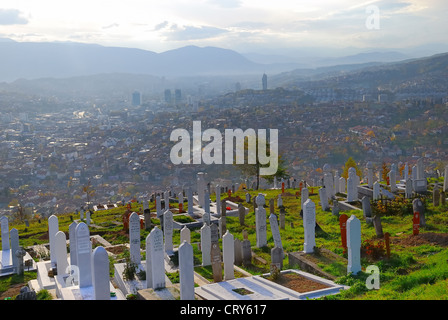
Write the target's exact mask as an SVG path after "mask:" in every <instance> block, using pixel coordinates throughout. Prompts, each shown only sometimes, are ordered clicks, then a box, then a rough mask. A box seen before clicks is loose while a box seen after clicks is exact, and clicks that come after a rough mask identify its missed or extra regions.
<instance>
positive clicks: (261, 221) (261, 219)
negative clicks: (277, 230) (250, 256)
mask: <svg viewBox="0 0 448 320" xmlns="http://www.w3.org/2000/svg"><path fill="white" fill-rule="evenodd" d="M255 201H256V203H257V209H255V211H256V212H255V228H256V238H257V248H261V247H264V246H266V245H267V244H268V242H267V230H266V227H267V222H266V209H265V208H264V206H263V205H264V204H265V202H266V201H265V198H264V196H263V195H262V194H261V193H259V194H258V196H257V197H256V200H255Z"/></svg>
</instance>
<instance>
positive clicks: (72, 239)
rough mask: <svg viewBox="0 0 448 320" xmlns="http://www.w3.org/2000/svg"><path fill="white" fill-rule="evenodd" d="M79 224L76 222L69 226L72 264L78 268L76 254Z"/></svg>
mask: <svg viewBox="0 0 448 320" xmlns="http://www.w3.org/2000/svg"><path fill="white" fill-rule="evenodd" d="M77 225H78V224H77V223H76V222H72V223H71V224H70V225H69V226H68V234H69V239H70V241H69V245H70V264H71V265H74V266H77V265H78V262H77V260H76V258H77V254H76V226H77Z"/></svg>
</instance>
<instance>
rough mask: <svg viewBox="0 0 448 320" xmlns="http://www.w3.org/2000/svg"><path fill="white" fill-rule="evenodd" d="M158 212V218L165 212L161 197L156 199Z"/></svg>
mask: <svg viewBox="0 0 448 320" xmlns="http://www.w3.org/2000/svg"><path fill="white" fill-rule="evenodd" d="M156 212H157V217H158V218H160V217H161V216H162V215H163V211H162V203H161V200H160V196H157V197H156Z"/></svg>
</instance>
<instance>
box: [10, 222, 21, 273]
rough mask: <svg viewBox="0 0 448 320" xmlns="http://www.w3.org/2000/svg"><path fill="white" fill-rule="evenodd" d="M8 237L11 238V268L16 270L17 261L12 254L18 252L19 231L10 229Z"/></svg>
mask: <svg viewBox="0 0 448 320" xmlns="http://www.w3.org/2000/svg"><path fill="white" fill-rule="evenodd" d="M10 237H11V252H12V254H11V256H12V266H13V267H14V268H15V269H16V270H17V268H18V265H19V261H18V257H17V256H16V255H15V254H14V253H15V252H17V250H19V248H20V245H19V231H18V230H17V229H16V228H12V229H11V232H10Z"/></svg>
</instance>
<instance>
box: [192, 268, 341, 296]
mask: <svg viewBox="0 0 448 320" xmlns="http://www.w3.org/2000/svg"><path fill="white" fill-rule="evenodd" d="M347 288H348V287H346V286H342V285H337V284H335V283H334V282H332V281H330V280H327V279H323V278H321V277H317V276H315V275H312V274H309V273H307V272H303V271H297V270H294V269H291V270H283V271H281V273H280V274H279V275H277V276H276V278H275V280H274V279H272V278H271V275H270V274H264V275H260V276H253V277H244V278H238V279H234V280H229V281H225V282H218V283H213V284H209V285H204V286H201V287H199V288H196V289H195V293H196V294H197V295H198V296H199V297H201V298H202V299H204V300H307V299H315V298H320V297H323V296H326V295H331V294H336V293H339V291H340V290H345V289H347Z"/></svg>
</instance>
